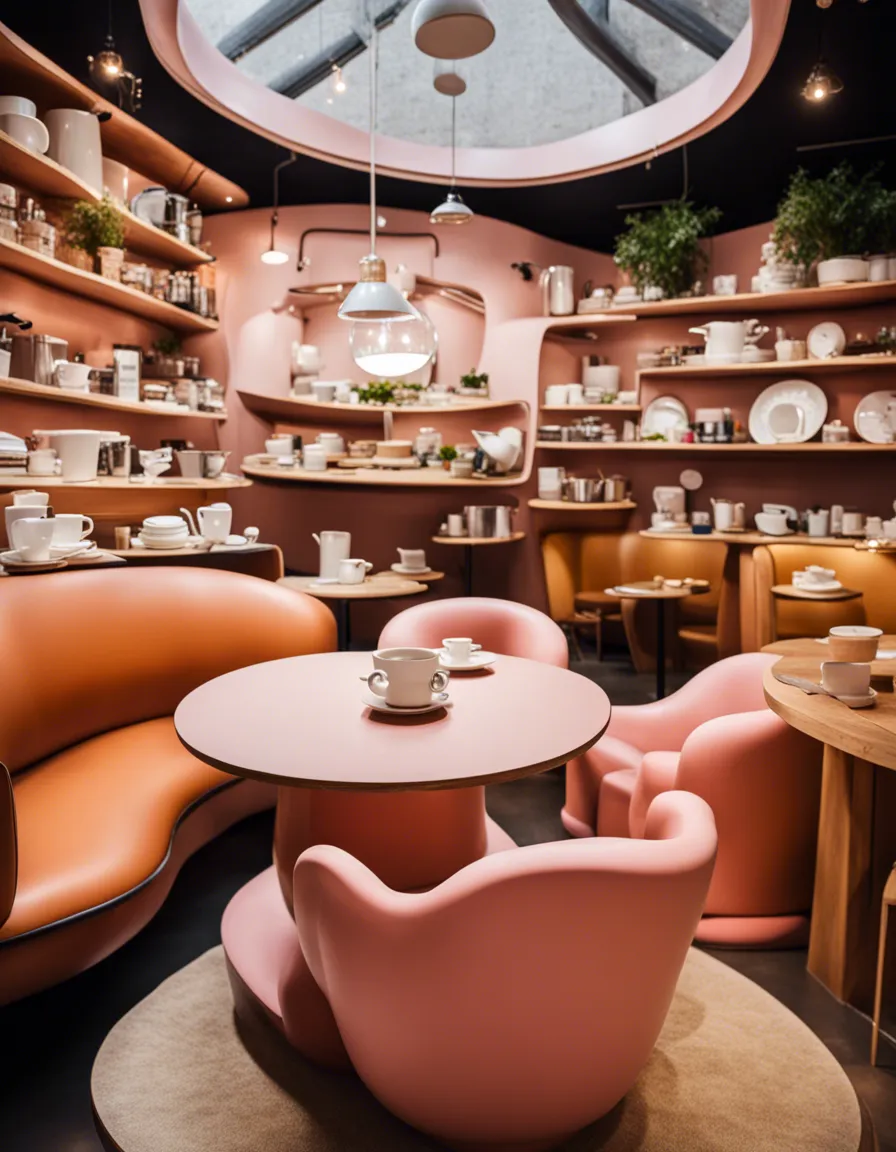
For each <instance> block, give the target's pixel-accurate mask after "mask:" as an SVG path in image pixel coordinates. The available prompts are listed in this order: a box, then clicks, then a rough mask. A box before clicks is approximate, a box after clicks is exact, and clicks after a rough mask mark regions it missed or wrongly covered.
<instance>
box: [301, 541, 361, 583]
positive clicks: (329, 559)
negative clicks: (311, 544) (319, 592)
mask: <svg viewBox="0 0 896 1152" xmlns="http://www.w3.org/2000/svg"><path fill="white" fill-rule="evenodd" d="M311 535H312V536H313V537H314V539H315V540H316V541H317V543H318V545H319V546H320V577H319V578H320V579H321V580H338V579H339V564H340V562H341V561H343V560H348V558H349V557H350V556H351V554H352V553H351V549H352V534H351V532H321V534H320V535H319V536H318V534H317V533H316V532H312V533H311Z"/></svg>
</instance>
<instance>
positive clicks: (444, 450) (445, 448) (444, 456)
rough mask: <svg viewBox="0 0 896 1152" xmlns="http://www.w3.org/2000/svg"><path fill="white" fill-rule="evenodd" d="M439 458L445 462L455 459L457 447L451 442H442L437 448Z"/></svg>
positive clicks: (448, 462)
mask: <svg viewBox="0 0 896 1152" xmlns="http://www.w3.org/2000/svg"><path fill="white" fill-rule="evenodd" d="M439 459H440V460H444V461H445V463H446V464H450V463H451V461H452V460H456V459H457V449H456V448H455V447H454V445H453V444H443V445H442V447H441V448H440V449H439Z"/></svg>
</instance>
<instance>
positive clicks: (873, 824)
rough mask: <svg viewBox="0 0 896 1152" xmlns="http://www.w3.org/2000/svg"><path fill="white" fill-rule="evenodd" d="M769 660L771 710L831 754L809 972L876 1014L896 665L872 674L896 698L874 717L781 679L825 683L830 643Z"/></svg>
mask: <svg viewBox="0 0 896 1152" xmlns="http://www.w3.org/2000/svg"><path fill="white" fill-rule="evenodd" d="M880 650H881V651H883V652H887V651H890V652H893V651H896V636H884V637H882V638H881V641H880ZM763 651H764V652H772V653H775V654H777V655H779V656H781V659H780V660H779V661H778V663H777V664H775V665H773V667H771V668H769V669H768V670H767V671H766V673H765V678H764V681H763V688H764V690H765V698H766V700H767V701H768V705H769V707H770V708H771V709H772V711H773V712H776V713H777V714H778V715H779V716H780V717H781V718H782V719H783V720H785V721H786V722H787V723H788V724H789V725H791V727H793V728H797V729H798V730H799V731H800V732H805V733H806V735H807V736H812V737H814V739H816V740H819V741H820V742H821V743H822V744H823V745H824V760H823V768H822V785H821V811H820V813H819V818H818V855H817V863H816V866H815V892H814V896H813V900H812V927H811V934H810V937H809V958H808V968H809V971H810V972H811V973H812V974H813V976H815V977H817V979H818V980H820V981H821V983H822V984H824V985H825V987H827V988H828V989H829V990H830V991H831V992H833V993H834V995H835V996H836V997H837V998H838V999H840V1000H845V1001H847V1002H848V1003H850V1004H853V1005H854V1006H855V1007H858V1008H860V1009H861V1010H863V1011H865V1012H868V1011H870V1009H871V1003H872V995H873V989H874V976H875V966H876V959H877V937H878V921H879V917H880V908H881V896H882V894H883V890H884V886H885V884H886V881H887V877H888V876H889V874H890V870H891V867H892V864H893V860H894V859H896V693H894V691H893V675H894V673H896V659H892V658H891V659H884V660H875V661H873V663H872V665H871V672H872V676H874V677H878V676H880V677H882V678H884V679H883V680H882V682H881V683H882V687H884V688H885V689H886V688H888V689H889V691H887V690H883V691H881V690H878V695H877V701H876V703H875V706H874V707H873V708H863V709H851V708H847V706H846V705H845V704H842V703H841V702H840V701H839V700H833V699H831V697H829V696H820V695H808V694H807V693H805V692H803V691H802V690H801V689H799V688H794V687H792V686H791V685H788V684H782V683H781V681H780V680H777V679H776V678H775V675H774V674H775V673H776V672H779V673H784V674H787V675H790V676H799V677H803V678H805V679H808V680H813V681H815V682H818V681H819V680H820V679H821V663H822V661H823V660H826V659H828V658H829V657H828V649H827V645H826V644H822V643H819V641H818V640H813V639H804V640H781V641H778V642H777V643H775V644H769V645H768V646H767V647H766V648H763Z"/></svg>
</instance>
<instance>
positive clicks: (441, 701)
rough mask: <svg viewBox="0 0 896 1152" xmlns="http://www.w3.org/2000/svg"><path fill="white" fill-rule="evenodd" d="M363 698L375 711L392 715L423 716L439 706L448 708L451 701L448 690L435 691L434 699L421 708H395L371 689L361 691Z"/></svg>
mask: <svg viewBox="0 0 896 1152" xmlns="http://www.w3.org/2000/svg"><path fill="white" fill-rule="evenodd" d="M361 700H362V702H363V703H364V704H366V705H367V707H368V708H372V709H373V710H374V712H388V713H389V714H390V715H391V716H422V715H423V714H424V713H425V712H435V711H436V710H437V709H439V708H447V707H449V705H450V703H451V702H450V700H449V698H448V693H447V692H433V694H432V700H431V701H430V702H429V704H424V705H423V706H422V707H421V708H394V707H393V706H392V705H391V704H387V703H386V701H385V700H384V699H383V698H382V697H381V696H374V694H373V693H372V692H369V691H368V692H362V693H361Z"/></svg>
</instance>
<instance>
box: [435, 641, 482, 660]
mask: <svg viewBox="0 0 896 1152" xmlns="http://www.w3.org/2000/svg"><path fill="white" fill-rule="evenodd" d="M442 647H443V648H444V649H445V661H446V663H448V664H469V663H470V657H471V656H472V655H473V653H474V652H480V651H481V650H482V645H481V644H474V643H473V641H472V640H471V639H470V637H469V636H451V637H449V638H448V639H447V640H443V641H442Z"/></svg>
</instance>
